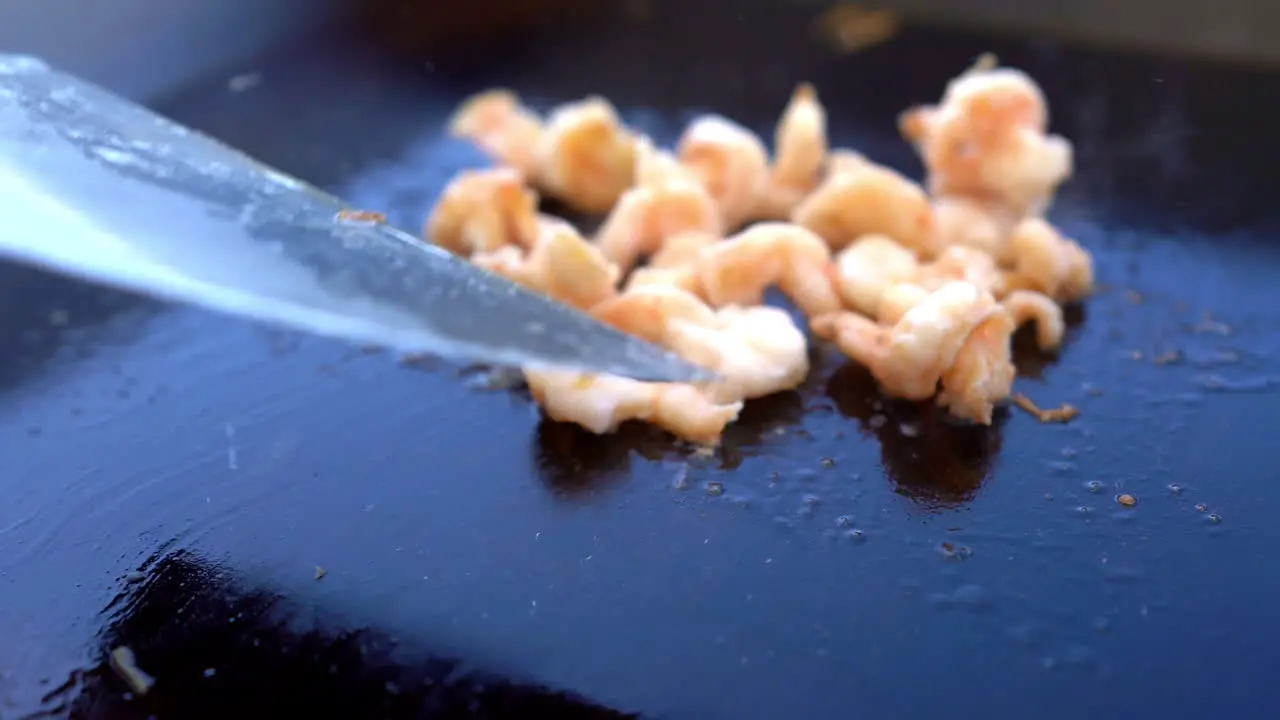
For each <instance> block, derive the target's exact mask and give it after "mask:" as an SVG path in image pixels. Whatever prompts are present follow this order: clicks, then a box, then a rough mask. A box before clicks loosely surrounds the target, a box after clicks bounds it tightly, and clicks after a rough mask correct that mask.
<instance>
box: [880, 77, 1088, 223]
mask: <svg viewBox="0 0 1280 720" xmlns="http://www.w3.org/2000/svg"><path fill="white" fill-rule="evenodd" d="M1047 121H1048V111H1047V109H1046V103H1045V100H1044V96H1043V93H1041V91H1040V88H1039V87H1038V86H1037V85H1036V84H1035V82H1034V81H1033V80H1032V79H1031V78H1030V77H1029V76H1027V75H1026V74H1025V73H1022V72H1020V71H1018V70H1013V69H1009V68H991V67H975V68H973V69H970V70H968V71H966V72H965V73H963V74H962V75H961V76H960V77H958V78H956V79H955V80H953V81H952V82H951V83H950V84H949V85H948V86H947V89H946V92H945V93H944V95H943V98H942V101H941V103H940V104H938V105H936V106H922V107H917V108H912V109H911V110H908V111H907V112H905V113H904V114H903V115H902V117H901V118H900V120H899V127H900V129H901V131H902V134H903V135H904V136H905V137H907V139H909V140H911V141H912V142H913V143H914V144H915V145H916V147H917V149H918V150H919V152H920V155H921V157H922V158H923V160H924V164H925V167H926V169H927V170H928V174H929V189H930V192H931V193H932V194H934V195H964V196H970V197H975V198H979V199H984V200H988V201H992V202H998V203H1000V204H1001V205H1003V206H1005V207H1007V208H1008V209H1009V210H1011V211H1012V212H1014V213H1015V214H1017V215H1019V216H1021V215H1028V214H1039V213H1042V212H1044V210H1045V209H1047V207H1048V205H1049V203H1050V201H1051V200H1052V197H1053V193H1054V192H1055V191H1056V189H1057V187H1058V186H1059V185H1060V184H1061V183H1062V182H1063V181H1064V180H1066V179H1067V178H1068V177H1070V176H1071V173H1072V165H1073V160H1072V150H1071V144H1070V143H1069V142H1067V140H1066V139H1064V138H1062V137H1060V136H1057V135H1046V134H1045V126H1046V124H1047Z"/></svg>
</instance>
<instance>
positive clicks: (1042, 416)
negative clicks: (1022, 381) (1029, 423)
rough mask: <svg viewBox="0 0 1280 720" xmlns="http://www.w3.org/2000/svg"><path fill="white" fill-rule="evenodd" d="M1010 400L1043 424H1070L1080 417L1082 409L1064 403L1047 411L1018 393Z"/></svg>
mask: <svg viewBox="0 0 1280 720" xmlns="http://www.w3.org/2000/svg"><path fill="white" fill-rule="evenodd" d="M1010 399H1011V400H1012V401H1013V404H1014V405H1017V406H1018V407H1019V408H1021V409H1022V410H1024V411H1026V412H1027V413H1029V414H1030V415H1032V416H1034V417H1035V419H1037V420H1039V421H1040V422H1042V423H1065V422H1070V421H1072V420H1074V419H1075V418H1076V417H1077V416H1079V415H1080V409H1079V408H1077V407H1076V406H1075V405H1071V404H1069V403H1063V404H1062V405H1060V406H1058V407H1056V408H1050V409H1047V410H1046V409H1043V408H1041V407H1040V406H1039V405H1036V403H1035V401H1034V400H1032V399H1031V398H1029V397H1027V396H1026V395H1023V394H1022V393H1017V394H1015V395H1014V396H1013V397H1012V398H1010Z"/></svg>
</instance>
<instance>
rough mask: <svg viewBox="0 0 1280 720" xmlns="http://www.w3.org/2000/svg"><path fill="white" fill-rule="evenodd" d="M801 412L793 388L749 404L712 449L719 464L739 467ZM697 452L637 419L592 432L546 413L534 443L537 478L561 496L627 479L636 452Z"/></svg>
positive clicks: (648, 455)
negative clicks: (614, 429) (610, 430)
mask: <svg viewBox="0 0 1280 720" xmlns="http://www.w3.org/2000/svg"><path fill="white" fill-rule="evenodd" d="M804 410H805V405H804V400H803V398H802V396H801V393H799V392H794V391H793V392H783V393H777V394H774V395H770V396H768V397H764V398H759V399H757V400H752V401H751V402H748V403H747V404H746V407H744V408H743V410H742V414H741V415H740V416H739V417H738V420H737V421H736V422H734V423H733V424H732V425H730V426H729V427H728V428H727V429H726V431H725V434H724V438H723V439H722V441H721V443H720V446H719V447H718V448H717V449H716V453H717V455H718V460H719V465H720V467H721V468H722V469H732V468H734V467H737V466H738V464H739V463H741V462H742V458H743V457H745V456H748V455H750V454H752V453H753V452H754V451H755V450H756V448H759V447H761V446H762V441H763V440H764V438H765V437H767V436H769V435H773V434H775V433H776V432H777V430H778V429H779V428H785V427H790V426H793V425H796V424H798V423H799V422H800V421H801V420H802V419H803V417H804ZM695 452H697V448H696V447H694V446H692V445H690V444H688V443H685V442H681V441H679V440H676V439H675V438H674V437H672V436H671V434H669V433H667V432H665V431H663V430H659V429H658V428H656V427H654V426H652V425H647V424H645V423H640V422H629V423H626V424H624V425H623V426H622V427H621V428H619V430H618V432H616V433H611V434H609V435H594V434H592V433H590V432H588V431H586V430H583V429H582V428H580V427H578V426H577V425H572V424H569V423H559V422H555V421H553V420H548V419H546V418H545V417H544V418H543V419H542V421H541V422H539V423H538V430H537V433H536V435H535V437H534V441H533V453H534V459H535V462H534V466H535V467H536V468H537V472H538V477H539V478H541V479H542V482H543V484H544V485H545V486H546V487H547V489H548V490H550V491H551V492H552V494H554V495H555V496H556V497H559V498H565V499H581V498H590V497H591V496H592V495H594V494H595V493H596V492H598V491H599V490H601V489H603V488H605V487H608V486H609V485H611V484H612V483H615V482H620V481H623V480H626V479H627V478H628V477H630V476H629V471H630V469H631V461H632V458H633V457H635V456H637V455H638V456H640V457H641V458H643V459H645V460H670V459H677V458H687V457H690V456H692V455H693V454H694V453H695Z"/></svg>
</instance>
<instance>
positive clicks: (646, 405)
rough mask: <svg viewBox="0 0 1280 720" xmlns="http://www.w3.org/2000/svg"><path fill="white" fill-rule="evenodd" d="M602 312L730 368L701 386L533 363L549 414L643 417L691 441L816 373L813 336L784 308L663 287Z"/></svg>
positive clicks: (532, 380) (596, 426)
mask: <svg viewBox="0 0 1280 720" xmlns="http://www.w3.org/2000/svg"><path fill="white" fill-rule="evenodd" d="M592 314H593V315H595V316H596V317H597V318H599V319H600V320H601V321H603V322H606V323H608V324H610V325H613V326H614V327H617V328H618V329H620V330H623V331H624V332H628V333H631V334H634V335H637V336H639V337H642V338H645V339H646V340H649V341H650V342H655V343H658V344H662V345H665V346H666V347H668V348H671V349H672V350H673V351H675V352H676V353H678V354H680V355H681V356H682V357H685V358H686V359H688V360H690V361H692V362H697V363H700V364H702V365H704V366H706V367H708V368H711V369H713V370H715V371H716V372H717V373H718V374H719V375H720V379H718V380H717V381H716V382H714V383H710V384H707V385H703V386H694V385H685V384H675V383H643V382H638V381H634V380H626V379H622V378H617V377H612V376H601V375H584V374H581V373H564V372H547V371H536V370H525V378H526V380H527V381H528V382H529V387H530V390H531V391H532V393H533V396H534V399H535V400H536V401H537V402H538V404H539V405H541V406H542V408H543V409H544V411H545V412H546V413H547V415H548V416H549V417H551V418H552V419H555V420H558V421H561V422H573V423H577V424H578V425H581V426H582V427H584V428H586V429H588V430H590V431H592V432H595V433H599V434H603V433H607V432H610V431H612V430H614V429H616V428H617V426H618V425H619V424H621V423H622V422H624V421H626V420H631V419H636V420H644V421H647V422H651V423H653V424H655V425H657V426H659V427H661V428H663V429H665V430H667V431H669V432H671V433H672V434H674V435H676V436H678V437H680V438H682V439H685V440H689V441H691V442H696V443H700V444H715V443H717V442H719V440H720V436H721V434H722V433H723V431H724V428H725V426H727V425H728V424H729V423H730V422H732V421H733V420H734V419H736V418H737V416H738V413H739V412H740V411H741V410H742V405H743V402H742V401H743V400H744V399H747V398H754V397H762V396H764V395H769V394H772V393H774V392H778V391H781V390H789V389H791V388H794V387H796V386H797V385H799V384H800V382H802V381H803V379H804V377H805V375H806V374H807V373H808V369H809V360H808V353H807V349H806V347H805V339H804V335H803V333H801V332H800V329H799V328H797V327H796V326H795V324H794V323H793V322H792V321H791V318H790V316H788V315H787V314H786V313H785V312H783V311H781V310H778V309H776V308H763V307H760V308H736V307H733V308H723V309H721V310H719V311H715V310H712V309H711V308H709V307H707V306H706V305H705V304H704V303H703V302H702V301H701V300H699V299H698V298H697V297H695V296H693V295H691V294H689V293H686V292H683V291H680V290H676V289H673V288H659V287H654V288H643V289H638V290H635V291H629V292H627V293H625V294H623V295H619V296H617V297H614V298H611V299H609V300H606V301H604V302H603V303H601V304H599V305H597V306H596V307H595V308H594V309H593V310H592Z"/></svg>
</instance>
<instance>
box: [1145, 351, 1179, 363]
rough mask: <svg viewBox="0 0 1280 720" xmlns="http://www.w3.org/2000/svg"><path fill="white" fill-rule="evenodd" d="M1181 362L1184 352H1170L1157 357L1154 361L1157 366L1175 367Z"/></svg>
mask: <svg viewBox="0 0 1280 720" xmlns="http://www.w3.org/2000/svg"><path fill="white" fill-rule="evenodd" d="M1180 360H1182V351H1180V350H1170V351H1169V352H1167V353H1164V354H1161V355H1157V356H1155V358H1153V359H1152V362H1154V363H1155V364H1157V365H1173V364H1174V363H1176V362H1178V361H1180Z"/></svg>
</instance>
